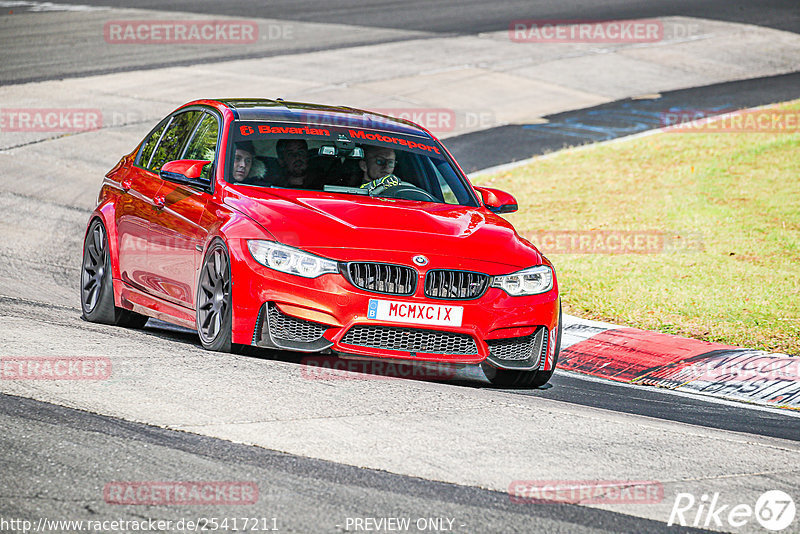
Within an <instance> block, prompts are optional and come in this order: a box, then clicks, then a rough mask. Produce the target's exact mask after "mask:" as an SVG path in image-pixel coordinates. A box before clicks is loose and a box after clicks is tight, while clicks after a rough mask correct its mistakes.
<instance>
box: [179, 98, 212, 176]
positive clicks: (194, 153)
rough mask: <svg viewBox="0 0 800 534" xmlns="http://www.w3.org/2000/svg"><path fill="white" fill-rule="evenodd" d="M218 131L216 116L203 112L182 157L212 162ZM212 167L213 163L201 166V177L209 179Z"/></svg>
mask: <svg viewBox="0 0 800 534" xmlns="http://www.w3.org/2000/svg"><path fill="white" fill-rule="evenodd" d="M218 132H219V125H218V124H217V119H216V117H214V116H213V115H211V114H210V113H205V114H203V118H202V119H201V120H200V125H199V126H198V127H197V129H196V130H195V132H194V136H193V137H192V140H191V141H189V145H188V146H187V147H186V152H185V153H184V155H183V158H182V159H205V160H208V161H211V162H213V161H214V155H215V154H216V152H217V133H218ZM212 167H213V165H206V166H205V167H203V174H202V175H201V178H203V179H204V180H209V181H210V180H211V169H212Z"/></svg>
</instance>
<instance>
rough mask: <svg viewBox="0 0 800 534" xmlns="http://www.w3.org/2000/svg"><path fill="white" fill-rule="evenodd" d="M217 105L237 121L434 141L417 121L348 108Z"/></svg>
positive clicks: (260, 102)
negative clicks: (358, 130)
mask: <svg viewBox="0 0 800 534" xmlns="http://www.w3.org/2000/svg"><path fill="white" fill-rule="evenodd" d="M217 102H219V103H220V104H222V105H224V106H226V107H227V108H228V109H230V110H231V112H233V116H234V119H235V120H244V121H278V122H298V123H308V122H313V123H315V124H320V125H330V126H347V127H354V128H366V129H370V130H382V131H385V132H393V133H399V134H406V135H409V134H410V135H417V136H420V137H425V138H429V139H433V136H432V135H431V134H430V133H429V132H428V131H427V130H425V129H424V128H421V127H420V126H418V125H416V124H414V123H413V122H410V121H406V120H403V119H398V118H395V117H390V116H388V115H383V114H380V113H375V112H371V111H365V110H361V109H356V108H351V107H346V106H326V105H321V104H309V103H306V102H289V101H284V100H281V99H276V100H268V99H260V98H259V99H257V98H237V99H218V100H217Z"/></svg>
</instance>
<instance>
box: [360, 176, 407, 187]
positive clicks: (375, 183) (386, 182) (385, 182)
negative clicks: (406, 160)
mask: <svg viewBox="0 0 800 534" xmlns="http://www.w3.org/2000/svg"><path fill="white" fill-rule="evenodd" d="M395 185H400V178H398V177H397V176H395V175H394V174H387V175H386V176H382V177H380V178H376V179H374V180H372V181H371V182H367V183H365V184H363V185H362V186H361V189H366V190H367V191H372V190H373V189H376V188H378V187H381V186H383V187H384V189H385V188H388V187H393V186H395Z"/></svg>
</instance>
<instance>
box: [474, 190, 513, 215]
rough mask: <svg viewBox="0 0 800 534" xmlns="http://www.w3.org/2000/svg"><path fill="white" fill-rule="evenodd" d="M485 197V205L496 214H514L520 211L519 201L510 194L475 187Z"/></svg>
mask: <svg viewBox="0 0 800 534" xmlns="http://www.w3.org/2000/svg"><path fill="white" fill-rule="evenodd" d="M473 187H474V188H475V189H476V190H477V191H478V193H480V194H481V197H483V204H484V205H485V206H486V207H487V208H488V209H489V211H493V212H494V213H513V212H515V211H517V209H519V206H517V199H515V198H514V197H513V196H512V195H510V194H509V193H506V192H505V191H500V190H499V189H493V188H491V187H478V186H473Z"/></svg>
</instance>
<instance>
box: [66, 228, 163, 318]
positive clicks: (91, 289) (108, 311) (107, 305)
mask: <svg viewBox="0 0 800 534" xmlns="http://www.w3.org/2000/svg"><path fill="white" fill-rule="evenodd" d="M81 311H82V314H81V315H82V317H83V318H84V319H85V320H87V321H89V322H92V323H103V324H110V325H116V326H124V327H127V328H141V327H143V326H144V325H145V323H146V322H147V319H148V318H147V316H145V315H141V314H138V313H135V312H132V311H130V310H125V309H122V308H118V307H116V306H115V305H114V280H113V279H112V277H111V255H110V254H109V252H108V233H107V232H106V228H105V226H103V223H102V221H101V220H100V219H95V220H93V221H92V223H91V224H90V225H89V230H88V231H87V232H86V238H85V239H84V242H83V265H82V268H81Z"/></svg>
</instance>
